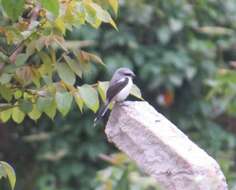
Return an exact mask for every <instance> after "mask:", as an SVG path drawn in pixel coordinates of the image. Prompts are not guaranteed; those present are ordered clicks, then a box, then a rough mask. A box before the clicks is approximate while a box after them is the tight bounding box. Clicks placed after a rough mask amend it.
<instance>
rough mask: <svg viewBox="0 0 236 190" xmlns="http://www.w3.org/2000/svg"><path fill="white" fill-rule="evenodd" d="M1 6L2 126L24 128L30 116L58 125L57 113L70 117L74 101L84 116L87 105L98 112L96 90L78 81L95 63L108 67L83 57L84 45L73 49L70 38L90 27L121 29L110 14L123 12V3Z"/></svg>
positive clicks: (50, 1) (69, 0)
mask: <svg viewBox="0 0 236 190" xmlns="http://www.w3.org/2000/svg"><path fill="white" fill-rule="evenodd" d="M0 6H1V10H2V11H1V12H0V14H1V18H2V19H1V27H0V35H1V43H2V46H1V49H0V50H1V52H0V101H1V103H0V119H1V121H2V122H6V121H8V120H9V119H10V118H12V119H13V121H15V122H16V123H18V124H19V123H21V122H22V121H23V120H24V118H25V116H26V115H28V116H29V118H31V119H32V120H35V121H36V120H38V119H39V118H40V117H41V115H42V113H45V114H46V115H47V116H48V117H49V118H51V119H53V118H54V117H55V115H56V111H57V110H58V111H59V112H60V113H61V114H62V115H63V116H65V115H67V113H68V112H69V110H70V108H71V105H72V101H73V99H74V100H75V101H76V102H78V104H79V108H80V110H81V111H82V109H83V105H86V106H88V108H90V109H91V110H93V111H94V112H96V111H97V109H98V105H99V102H98V94H97V92H96V90H97V89H96V85H95V86H94V85H93V86H91V85H82V86H79V87H78V88H77V85H78V82H77V83H76V81H78V80H79V79H81V78H82V75H83V73H84V72H85V71H86V70H87V68H88V66H89V62H94V63H97V64H103V62H102V60H101V59H100V58H99V57H98V56H97V55H95V54H92V53H89V52H86V51H82V50H81V48H80V41H77V42H76V46H75V47H69V46H68V44H67V43H66V41H65V39H64V36H65V33H66V31H67V30H72V29H74V28H80V27H81V26H83V25H85V24H87V23H88V24H90V25H91V26H93V27H94V28H98V27H99V26H100V25H101V23H102V22H104V23H110V24H111V25H112V26H113V27H114V28H116V24H115V22H114V21H113V19H112V17H111V16H110V14H109V13H108V11H107V10H106V9H107V8H108V6H110V7H111V8H112V9H113V11H114V12H117V9H118V5H117V1H116V0H114V1H105V2H99V1H96V2H94V1H92V0H90V1H85V0H81V1H76V0H39V1H34V0H28V1H24V0H19V1H15V0H10V1H8V0H2V1H1V4H0ZM103 7H105V8H103ZM116 29H117V28H116ZM95 89H96V90H95ZM102 93H104V92H102ZM91 100H93V101H91ZM88 102H89V105H88Z"/></svg>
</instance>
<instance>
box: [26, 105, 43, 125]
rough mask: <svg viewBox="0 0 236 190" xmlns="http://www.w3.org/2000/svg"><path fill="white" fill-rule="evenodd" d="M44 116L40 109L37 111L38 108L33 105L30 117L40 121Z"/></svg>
mask: <svg viewBox="0 0 236 190" xmlns="http://www.w3.org/2000/svg"><path fill="white" fill-rule="evenodd" d="M41 115H42V112H40V111H39V110H38V109H37V106H36V105H35V104H33V108H32V111H31V112H29V113H28V116H29V117H30V118H31V119H32V120H34V121H36V120H38V119H39V118H40V117H41Z"/></svg>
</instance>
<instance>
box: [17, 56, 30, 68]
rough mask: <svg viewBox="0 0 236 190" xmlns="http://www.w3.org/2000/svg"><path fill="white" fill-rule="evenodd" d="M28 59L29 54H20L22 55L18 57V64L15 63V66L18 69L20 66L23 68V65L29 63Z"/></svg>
mask: <svg viewBox="0 0 236 190" xmlns="http://www.w3.org/2000/svg"><path fill="white" fill-rule="evenodd" d="M27 59H28V55H27V54H25V53H20V54H18V55H17V56H16V63H15V65H16V66H17V67H20V66H22V65H24V64H25V62H26V61H27Z"/></svg>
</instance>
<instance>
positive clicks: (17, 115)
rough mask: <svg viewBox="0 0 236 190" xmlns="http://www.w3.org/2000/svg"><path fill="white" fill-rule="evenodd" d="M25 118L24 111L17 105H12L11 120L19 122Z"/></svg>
mask: <svg viewBox="0 0 236 190" xmlns="http://www.w3.org/2000/svg"><path fill="white" fill-rule="evenodd" d="M24 118H25V113H24V112H22V111H21V110H20V109H19V107H18V106H16V107H14V108H13V109H12V119H13V121H15V122H16V123H18V124H19V123H21V122H22V121H23V120H24Z"/></svg>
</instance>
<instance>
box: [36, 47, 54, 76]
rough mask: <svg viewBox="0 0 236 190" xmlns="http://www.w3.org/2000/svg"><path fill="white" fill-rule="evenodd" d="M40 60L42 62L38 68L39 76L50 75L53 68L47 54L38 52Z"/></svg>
mask: <svg viewBox="0 0 236 190" xmlns="http://www.w3.org/2000/svg"><path fill="white" fill-rule="evenodd" d="M38 55H39V57H40V59H41V60H42V62H43V64H42V65H41V66H40V68H39V73H40V74H41V75H46V74H47V75H49V76H51V75H52V71H53V66H52V59H51V58H50V57H49V55H48V54H46V53H45V52H42V51H41V52H40V53H39V54H38Z"/></svg>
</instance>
